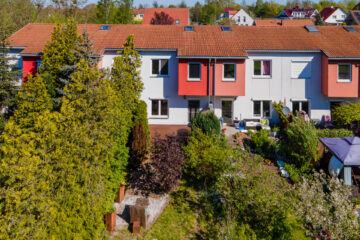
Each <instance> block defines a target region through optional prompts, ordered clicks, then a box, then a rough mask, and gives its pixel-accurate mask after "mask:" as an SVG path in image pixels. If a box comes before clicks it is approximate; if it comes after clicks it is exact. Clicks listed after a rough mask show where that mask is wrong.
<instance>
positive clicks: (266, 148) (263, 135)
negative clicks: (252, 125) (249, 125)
mask: <svg viewBox="0 0 360 240" xmlns="http://www.w3.org/2000/svg"><path fill="white" fill-rule="evenodd" d="M250 136H251V138H250V148H251V150H252V151H253V152H254V153H257V154H260V155H261V156H263V157H269V156H270V155H271V150H272V149H271V145H272V140H270V139H269V137H268V136H269V131H268V130H264V129H261V130H260V131H258V132H257V133H254V132H250Z"/></svg>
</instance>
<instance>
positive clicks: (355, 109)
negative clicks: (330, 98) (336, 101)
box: [332, 103, 360, 127]
mask: <svg viewBox="0 0 360 240" xmlns="http://www.w3.org/2000/svg"><path fill="white" fill-rule="evenodd" d="M332 115H333V121H335V123H336V124H338V125H340V126H347V127H348V126H349V125H350V124H352V123H354V122H356V121H360V104H359V103H348V104H343V105H341V106H339V107H337V108H335V109H334V110H333V114H332Z"/></svg>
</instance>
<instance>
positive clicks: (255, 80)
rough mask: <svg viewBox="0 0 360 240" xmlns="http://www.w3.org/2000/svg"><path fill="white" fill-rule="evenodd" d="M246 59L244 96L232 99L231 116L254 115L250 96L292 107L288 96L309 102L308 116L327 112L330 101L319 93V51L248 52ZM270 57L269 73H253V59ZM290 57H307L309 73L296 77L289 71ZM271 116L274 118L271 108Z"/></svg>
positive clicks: (301, 58) (253, 98)
mask: <svg viewBox="0 0 360 240" xmlns="http://www.w3.org/2000/svg"><path fill="white" fill-rule="evenodd" d="M248 54H249V58H248V59H247V60H246V63H245V65H246V77H245V96H243V97H241V96H240V97H237V99H236V101H235V102H234V117H237V118H239V119H246V118H254V116H253V100H270V101H276V102H278V101H282V102H284V103H286V106H288V107H289V108H290V109H291V110H292V100H307V101H309V102H310V104H309V106H310V107H309V108H310V117H311V118H313V119H321V117H322V116H323V115H324V114H326V115H328V114H330V103H329V100H328V98H327V97H325V96H324V95H322V94H321V56H320V53H312V54H304V53H248ZM268 59H270V60H271V68H272V70H271V77H269V78H266V77H263V78H260V77H255V76H253V72H254V69H253V66H254V60H268ZM292 61H308V62H309V63H308V64H310V67H311V76H310V78H308V79H301V78H299V79H296V78H292V75H291V63H292ZM271 117H273V118H274V119H275V118H277V114H276V113H275V111H274V110H272V111H271Z"/></svg>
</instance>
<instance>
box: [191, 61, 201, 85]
mask: <svg viewBox="0 0 360 240" xmlns="http://www.w3.org/2000/svg"><path fill="white" fill-rule="evenodd" d="M200 68H201V65H200V63H189V67H188V71H189V74H188V80H190V81H191V80H193V81H200V78H201V71H200Z"/></svg>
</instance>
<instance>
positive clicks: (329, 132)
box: [316, 128, 354, 138]
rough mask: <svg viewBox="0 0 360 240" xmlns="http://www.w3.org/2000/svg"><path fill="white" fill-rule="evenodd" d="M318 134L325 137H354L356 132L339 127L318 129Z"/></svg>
mask: <svg viewBox="0 0 360 240" xmlns="http://www.w3.org/2000/svg"><path fill="white" fill-rule="evenodd" d="M316 131H317V135H318V137H323V138H343V137H352V136H354V133H353V132H352V131H350V130H347V129H345V128H339V129H328V128H327V129H317V130H316Z"/></svg>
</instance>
